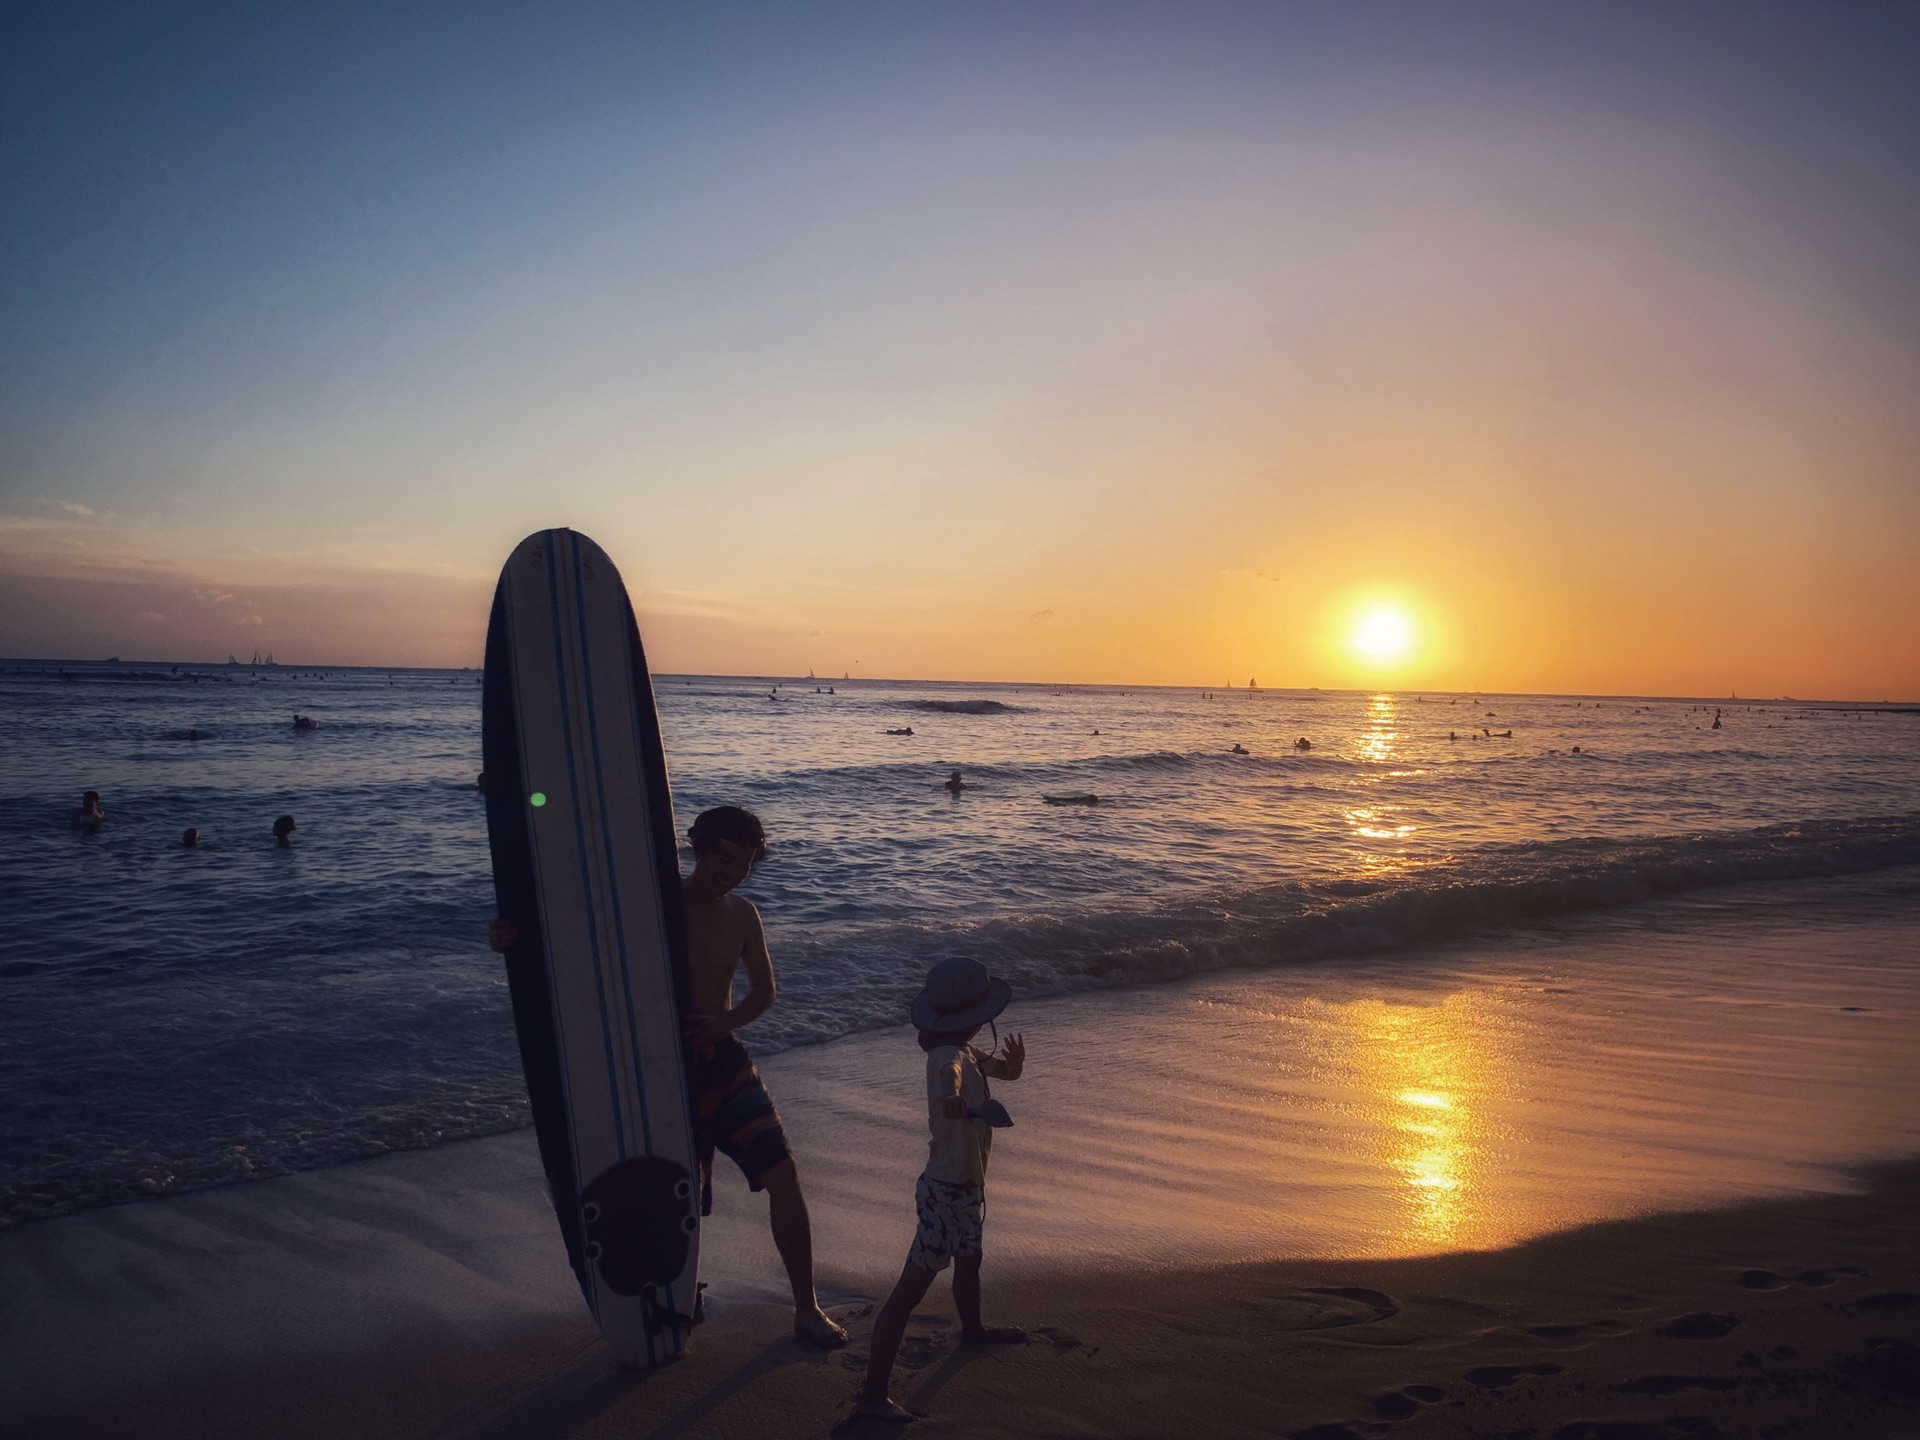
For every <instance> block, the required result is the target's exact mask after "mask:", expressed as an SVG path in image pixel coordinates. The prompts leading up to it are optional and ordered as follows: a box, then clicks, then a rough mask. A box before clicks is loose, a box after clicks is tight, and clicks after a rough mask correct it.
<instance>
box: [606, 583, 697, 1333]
mask: <svg viewBox="0 0 1920 1440" xmlns="http://www.w3.org/2000/svg"><path fill="white" fill-rule="evenodd" d="M629 604H631V602H629ZM621 618H622V619H625V618H626V617H625V615H624V614H623V615H622V617H621ZM634 630H635V631H636V632H637V630H638V626H635V627H634ZM628 643H629V645H631V644H632V643H633V642H632V640H631V639H629V641H628ZM633 659H634V663H629V664H628V665H627V666H626V680H627V705H628V708H629V710H630V711H631V713H632V714H633V715H634V716H635V717H636V719H639V720H641V721H642V722H643V723H642V724H636V725H635V726H634V727H633V729H632V732H631V733H630V734H629V736H628V739H629V740H631V741H632V743H633V763H634V771H635V773H637V774H638V775H639V776H640V777H641V783H642V786H643V787H644V789H645V790H646V792H647V793H648V795H649V796H651V795H652V793H653V788H654V780H655V776H654V773H653V763H652V755H651V754H650V753H649V747H651V751H652V752H656V753H657V752H659V750H660V739H659V725H660V721H659V711H658V710H657V708H656V707H655V705H654V700H653V683H652V680H651V677H650V676H649V674H648V671H647V668H646V659H645V656H644V655H643V654H642V655H635V656H634V657H633ZM643 680H645V681H646V682H647V692H646V694H645V695H644V696H643V695H642V694H641V693H640V689H639V686H640V683H641V681H643ZM647 719H651V720H652V726H651V727H650V728H649V727H647V726H646V725H645V724H644V722H645V721H646V720H647ZM643 730H644V731H645V732H646V733H644V734H643ZM659 768H660V777H659V778H660V779H661V781H662V784H661V786H660V790H661V797H660V798H661V801H662V802H663V803H665V804H666V805H667V806H668V807H669V809H668V820H667V826H666V831H667V836H668V839H669V840H670V841H671V840H672V839H673V838H674V828H673V820H672V810H671V807H672V804H673V787H672V785H671V783H670V782H667V780H666V756H665V755H664V754H661V755H660V767H659ZM649 808H650V809H651V808H652V807H649ZM647 818H648V821H649V824H648V825H647V827H646V831H645V834H646V842H647V862H648V867H649V869H650V871H651V873H652V875H653V877H654V883H655V884H656V885H660V886H664V885H665V884H667V883H668V877H666V876H664V875H662V874H661V855H660V847H659V843H658V842H659V838H660V837H659V835H658V833H657V831H658V827H657V826H655V825H654V824H652V823H651V822H652V820H653V818H654V817H653V815H652V814H651V813H650V814H649V815H648V817H647ZM670 853H673V854H674V866H673V876H672V883H674V884H676V885H677V884H678V883H679V877H680V864H679V856H678V853H677V852H670ZM654 920H655V922H656V924H657V925H658V927H659V929H658V937H657V938H658V940H659V944H660V953H661V955H663V956H664V957H665V958H666V964H667V984H668V990H669V993H670V994H671V995H672V996H673V997H674V998H673V1006H674V1009H675V1010H676V1011H677V1010H678V1009H679V992H678V990H677V989H676V988H675V987H676V986H677V984H678V981H677V979H676V977H675V975H674V963H675V962H674V953H673V937H672V936H671V935H670V934H668V931H667V904H666V897H665V895H664V894H663V895H662V897H661V903H660V904H659V905H657V906H656V907H655V908H654ZM671 1031H672V1034H673V1062H674V1072H673V1073H674V1074H676V1075H685V1074H686V1073H687V1059H686V1044H685V1039H684V1037H683V1036H682V1035H681V1033H680V1027H679V1026H678V1025H674V1026H672V1027H671ZM692 1098H693V1097H692V1096H691V1095H690V1094H688V1093H687V1092H686V1090H685V1087H684V1082H683V1086H682V1097H681V1103H682V1105H683V1106H684V1107H685V1108H686V1112H687V1113H686V1131H685V1136H684V1139H685V1142H686V1144H687V1146H688V1154H687V1157H686V1158H687V1160H688V1167H687V1168H688V1174H689V1176H690V1177H691V1178H690V1181H689V1183H690V1184H692V1185H694V1186H695V1187H697V1186H698V1185H699V1183H700V1162H699V1158H698V1155H697V1154H696V1153H694V1151H695V1148H696V1147H694V1143H693V1139H694V1137H693V1112H692ZM695 1194H696V1195H697V1194H698V1190H697V1188H696V1190H695ZM694 1213H696V1214H697V1213H698V1211H697V1208H696V1210H695V1212H694ZM694 1245H695V1249H694V1255H695V1275H696V1277H697V1276H698V1273H699V1261H698V1256H699V1231H698V1230H696V1231H695V1232H694ZM665 1289H666V1294H667V1308H668V1309H670V1310H675V1311H679V1312H680V1313H682V1314H691V1313H693V1312H692V1307H691V1306H689V1307H687V1308H685V1309H684V1310H683V1309H682V1308H681V1305H680V1303H679V1300H678V1298H677V1297H676V1295H675V1289H674V1286H672V1285H668V1286H666V1287H665ZM699 1293H700V1290H699V1285H698V1282H697V1279H696V1281H695V1283H694V1295H695V1297H696V1299H697V1297H698V1295H699ZM673 1336H674V1350H675V1352H676V1353H677V1352H678V1351H679V1350H680V1349H681V1348H682V1347H683V1345H684V1342H685V1339H686V1336H685V1335H684V1333H683V1332H681V1331H680V1330H679V1329H677V1328H676V1329H674V1331H673Z"/></svg>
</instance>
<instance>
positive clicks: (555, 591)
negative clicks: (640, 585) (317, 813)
mask: <svg viewBox="0 0 1920 1440" xmlns="http://www.w3.org/2000/svg"><path fill="white" fill-rule="evenodd" d="M553 552H554V544H553V532H552V531H551V530H549V531H548V532H547V601H548V606H549V612H548V613H549V614H550V616H551V617H552V621H553V648H554V663H555V666H556V668H559V667H560V666H562V665H563V664H564V662H565V658H566V653H567V652H566V642H565V639H564V637H563V634H562V631H561V628H560V623H561V616H562V614H563V611H562V610H561V607H560V576H559V568H558V566H557V565H556V564H555V561H556V559H557V557H556V556H555V555H554V553H553ZM556 678H557V679H558V681H559V683H558V684H557V685H556V686H555V687H554V688H555V690H556V691H557V692H558V694H559V697H560V734H561V736H562V741H563V747H564V749H565V750H566V755H567V798H568V799H569V801H571V802H572V809H573V830H574V839H575V842H576V843H577V844H578V845H579V847H580V848H579V851H578V854H579V864H580V889H581V897H582V899H583V900H584V901H585V905H584V907H583V908H584V909H585V911H586V917H587V953H588V955H589V956H590V957H591V958H592V960H593V991H594V995H595V997H596V998H597V999H598V1001H599V1005H600V1041H601V1044H602V1045H603V1046H604V1047H605V1050H606V1059H607V1098H608V1101H609V1102H610V1103H611V1104H612V1106H613V1135H614V1147H615V1149H616V1150H617V1151H618V1153H619V1158H620V1159H622V1160H624V1159H626V1158H627V1129H626V1121H625V1119H624V1118H623V1116H622V1112H621V1108H620V1069H619V1066H617V1065H616V1064H615V1063H614V1058H613V1029H612V1027H611V1026H610V1025H609V1024H608V1023H607V985H606V977H605V975H604V973H603V971H602V969H601V965H600V926H599V922H598V920H597V918H596V917H595V915H594V905H593V877H592V876H591V875H590V874H589V873H588V871H587V832H586V826H585V825H584V824H583V823H582V822H581V819H580V775H579V767H578V766H577V764H576V763H575V761H574V755H573V709H572V706H571V705H570V704H569V703H568V695H567V684H566V676H565V674H564V673H562V674H560V675H558V676H556ZM589 1178H591V1177H589Z"/></svg>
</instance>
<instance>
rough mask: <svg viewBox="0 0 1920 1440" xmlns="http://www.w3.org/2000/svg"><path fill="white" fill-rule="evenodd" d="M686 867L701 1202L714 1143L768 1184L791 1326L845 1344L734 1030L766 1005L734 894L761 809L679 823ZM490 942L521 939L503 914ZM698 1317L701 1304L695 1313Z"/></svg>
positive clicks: (765, 961)
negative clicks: (739, 983) (739, 994)
mask: <svg viewBox="0 0 1920 1440" xmlns="http://www.w3.org/2000/svg"><path fill="white" fill-rule="evenodd" d="M687 838H688V839H689V840H690V841H691V842H692V843H693V856H694V864H693V874H691V875H689V876H688V877H687V879H686V880H685V882H684V885H683V890H682V893H683V894H684V896H685V898H686V917H687V950H688V958H689V961H690V964H689V967H688V968H689V977H688V978H689V981H690V988H691V991H692V994H691V996H690V999H691V1002H692V1007H693V1008H692V1011H691V1013H689V1014H688V1015H687V1016H686V1017H685V1019H684V1034H685V1036H686V1041H687V1090H688V1101H689V1105H690V1108H691V1109H692V1111H693V1129H694V1137H695V1142H696V1144H697V1146H698V1149H699V1157H700V1180H701V1185H700V1189H701V1202H700V1211H701V1213H702V1214H703V1215H704V1214H710V1213H711V1212H712V1210H713V1155H714V1152H715V1151H716V1150H718V1151H720V1152H721V1153H723V1154H725V1155H726V1156H727V1158H728V1159H730V1160H732V1161H733V1163H734V1164H736V1165H738V1166H739V1167H740V1173H741V1174H743V1175H745V1176H746V1177H747V1187H748V1188H749V1189H751V1190H765V1191H766V1192H767V1218H768V1221H769V1222H770V1224H771V1226H772V1229H773V1243H774V1248H775V1249H777V1250H778V1251H779V1252H780V1258H781V1260H782V1261H783V1262H785V1264H786V1267H787V1279H788V1281H789V1282H790V1283H791V1284H792V1286H793V1333H794V1334H795V1335H797V1336H798V1337H799V1338H801V1339H802V1340H806V1341H808V1342H810V1343H812V1344H815V1345H819V1346H821V1347H823V1348H824V1349H828V1350H837V1349H839V1348H840V1347H841V1346H843V1345H845V1344H846V1343H847V1338H848V1337H847V1332H846V1331H845V1330H844V1329H842V1328H841V1327H840V1326H838V1325H836V1324H834V1322H833V1321H832V1320H830V1319H828V1318H827V1315H826V1313H825V1312H824V1311H822V1310H821V1308H820V1301H819V1299H818V1297H816V1296H815V1294H814V1290H813V1224H812V1221H811V1219H810V1218H809V1217H808V1215H807V1200H806V1196H805V1195H803V1194H802V1193H801V1190H800V1176H799V1172H798V1171H797V1170H796V1169H795V1167H794V1163H793V1151H792V1150H791V1149H790V1148H788V1145H787V1134H786V1131H785V1129H784V1128H782V1126H781V1124H780V1113H779V1112H778V1111H777V1110H775V1109H774V1108H773V1099H772V1097H771V1096H769V1095H768V1094H767V1087H766V1085H765V1084H764V1083H763V1082H762V1081H761V1079H760V1072H759V1071H758V1070H756V1069H754V1066H753V1058H752V1057H751V1056H750V1055H748V1054H747V1047H746V1046H744V1045H742V1044H741V1043H740V1041H739V1040H738V1039H736V1038H735V1036H734V1033H733V1032H734V1031H736V1030H738V1029H740V1028H741V1027H743V1026H745V1025H747V1024H750V1023H751V1022H752V1021H754V1020H757V1019H759V1017H760V1016H762V1015H764V1014H766V1013H767V1011H768V1010H769V1009H770V1008H771V1007H772V1005H773V997H774V983H773V961H772V959H771V958H770V957H769V956H768V954H767V937H766V932H765V931H764V930H763V929H762V928H761V925H760V912H759V911H758V910H756V909H754V907H753V902H752V901H750V900H747V899H744V898H743V897H741V896H739V895H735V894H733V893H732V892H733V889H734V887H735V886H737V885H738V884H739V883H740V882H741V881H742V880H744V879H746V878H747V872H748V871H750V870H752V869H753V867H754V865H755V864H756V863H757V862H758V861H759V860H760V858H761V857H762V856H763V855H765V854H766V853H767V842H766V832H765V831H764V830H763V829H762V828H761V825H760V820H759V817H758V816H756V815H754V814H753V813H752V812H751V811H747V810H742V809H739V808H738V807H737V806H733V805H722V806H720V807H719V808H718V809H714V810H707V811H704V812H702V814H701V815H700V816H699V818H698V819H696V820H695V821H694V822H693V828H692V829H691V830H689V831H688V832H687ZM487 938H488V941H489V943H490V944H491V945H492V946H493V948H494V949H495V950H498V951H502V952H505V951H506V950H508V949H510V948H511V947H512V945H513V944H514V942H515V941H516V940H517V939H518V938H519V937H518V932H517V931H516V930H515V929H514V927H513V926H512V925H509V924H508V923H507V922H506V921H504V920H495V921H494V922H493V923H492V924H491V925H490V926H489V927H488V937H487ZM743 967H744V968H745V970H746V974H747V993H746V996H745V997H744V998H743V999H742V1000H741V1001H740V1003H739V1004H738V1005H736V1004H734V1003H733V977H734V973H735V972H736V971H738V970H740V969H741V968H743ZM695 1313H696V1315H697V1314H698V1312H697V1311H696V1312H695Z"/></svg>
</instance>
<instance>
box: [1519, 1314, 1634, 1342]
mask: <svg viewBox="0 0 1920 1440" xmlns="http://www.w3.org/2000/svg"><path fill="white" fill-rule="evenodd" d="M1632 1329H1633V1327H1632V1326H1631V1325H1623V1324H1621V1323H1620V1322H1619V1321H1618V1320H1585V1321H1580V1322H1578V1323H1576V1324H1570V1325H1529V1326H1528V1327H1527V1334H1529V1335H1534V1336H1537V1337H1539V1338H1540V1339H1542V1340H1551V1341H1553V1342H1554V1343H1555V1344H1556V1345H1564V1344H1568V1343H1570V1342H1572V1341H1576V1340H1601V1339H1606V1338H1609V1337H1611V1336H1614V1335H1625V1334H1628V1333H1629V1332H1631V1331H1632Z"/></svg>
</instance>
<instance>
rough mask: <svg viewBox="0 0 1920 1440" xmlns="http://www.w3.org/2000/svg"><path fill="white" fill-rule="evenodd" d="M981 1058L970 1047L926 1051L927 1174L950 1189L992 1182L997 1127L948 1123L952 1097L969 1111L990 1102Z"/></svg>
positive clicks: (939, 1048) (979, 1122)
mask: <svg viewBox="0 0 1920 1440" xmlns="http://www.w3.org/2000/svg"><path fill="white" fill-rule="evenodd" d="M982 1058H983V1057H982V1056H981V1054H980V1052H979V1051H978V1050H976V1049H974V1048H973V1046H971V1045H941V1046H937V1047H935V1048H934V1049H932V1050H929V1051H928V1052H927V1130H928V1135H927V1169H926V1174H927V1175H928V1176H929V1177H931V1178H932V1179H935V1180H944V1181H945V1182H946V1183H947V1184H949V1185H965V1184H968V1183H972V1184H979V1183H981V1182H983V1181H985V1179H986V1178H987V1152H988V1150H989V1149H991V1148H992V1146H993V1131H992V1129H991V1128H990V1127H989V1126H987V1125H986V1124H985V1123H984V1122H983V1121H979V1120H964V1119H963V1120H951V1119H948V1118H947V1115H946V1113H945V1108H944V1107H945V1102H946V1101H947V1099H948V1098H949V1097H950V1096H953V1095H958V1096H959V1097H960V1099H961V1100H962V1102H964V1103H965V1105H966V1107H967V1109H969V1110H978V1109H979V1108H980V1107H981V1106H982V1105H983V1104H985V1103H986V1099H987V1081H986V1077H985V1076H984V1075H982V1074H981V1073H980V1062H981V1060H982Z"/></svg>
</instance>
